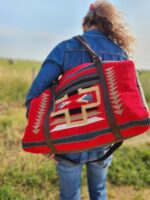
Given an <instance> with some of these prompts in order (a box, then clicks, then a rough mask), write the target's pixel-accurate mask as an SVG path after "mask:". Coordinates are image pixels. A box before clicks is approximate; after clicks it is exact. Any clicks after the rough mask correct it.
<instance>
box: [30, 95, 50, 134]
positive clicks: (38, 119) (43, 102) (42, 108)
mask: <svg viewBox="0 0 150 200" xmlns="http://www.w3.org/2000/svg"><path fill="white" fill-rule="evenodd" d="M48 96H49V95H48V94H42V99H41V103H40V106H39V109H38V112H37V116H36V120H35V123H34V124H33V133H35V134H38V133H39V131H40V129H39V127H40V123H41V120H42V117H43V114H44V112H45V108H46V104H47V101H48Z"/></svg>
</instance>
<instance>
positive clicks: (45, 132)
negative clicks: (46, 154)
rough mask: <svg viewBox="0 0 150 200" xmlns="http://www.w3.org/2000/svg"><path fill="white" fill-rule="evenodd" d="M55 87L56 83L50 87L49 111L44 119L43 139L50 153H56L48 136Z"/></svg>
mask: <svg viewBox="0 0 150 200" xmlns="http://www.w3.org/2000/svg"><path fill="white" fill-rule="evenodd" d="M56 87H57V81H56V82H55V83H54V84H53V85H52V87H51V98H50V103H49V110H48V111H47V113H46V117H45V120H44V137H45V141H46V142H47V145H48V147H49V148H50V149H51V151H52V153H56V152H57V150H56V148H55V146H54V144H53V142H52V140H51V136H50V127H49V123H50V122H49V119H50V117H49V115H50V113H51V112H52V110H53V106H54V101H55V96H54V94H55V90H56Z"/></svg>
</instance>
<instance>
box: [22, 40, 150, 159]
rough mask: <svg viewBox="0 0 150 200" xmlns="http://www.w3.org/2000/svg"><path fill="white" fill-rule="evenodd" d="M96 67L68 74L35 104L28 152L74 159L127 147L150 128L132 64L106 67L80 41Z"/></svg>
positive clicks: (27, 132)
mask: <svg viewBox="0 0 150 200" xmlns="http://www.w3.org/2000/svg"><path fill="white" fill-rule="evenodd" d="M76 39H77V40H78V41H80V42H81V43H82V44H83V45H84V47H85V48H86V49H87V50H88V52H89V53H90V55H91V57H92V60H93V63H84V64H81V65H79V66H76V67H74V68H72V69H70V70H68V71H67V72H66V73H65V74H64V75H63V76H62V78H61V79H60V80H59V81H58V82H57V83H55V84H53V86H52V87H51V88H49V89H46V90H45V91H44V92H43V93H42V94H41V95H40V96H39V97H35V98H33V99H32V101H31V104H30V110H29V113H28V124H27V126H26V129H25V133H24V137H23V139H22V145H23V149H24V150H25V151H27V152H31V153H54V154H56V155H57V154H63V153H72V152H80V151H84V150H88V149H92V148H96V147H100V146H105V145H108V144H112V146H111V148H110V149H109V151H108V152H107V153H106V155H104V157H103V159H104V158H106V157H108V156H109V155H110V154H111V153H113V152H114V151H115V150H116V149H117V148H118V147H119V146H120V145H121V144H122V141H123V140H125V139H128V138H131V137H134V136H137V135H139V134H142V133H144V132H145V131H147V130H148V129H149V127H150V117H149V112H148V109H147V106H146V103H145V99H144V96H143V95H142V89H141V87H140V84H139V81H138V77H137V74H136V70H135V66H134V62H133V61H131V60H124V61H111V62H105V63H102V62H101V60H100V57H99V56H98V55H96V54H95V52H93V50H92V49H91V48H90V47H89V46H88V44H87V43H86V42H85V40H84V39H83V38H82V37H81V36H78V37H76Z"/></svg>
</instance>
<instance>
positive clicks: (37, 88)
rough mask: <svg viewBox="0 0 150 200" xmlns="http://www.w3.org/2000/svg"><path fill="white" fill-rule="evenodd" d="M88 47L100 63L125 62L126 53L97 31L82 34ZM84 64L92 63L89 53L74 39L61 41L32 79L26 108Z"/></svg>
mask: <svg viewBox="0 0 150 200" xmlns="http://www.w3.org/2000/svg"><path fill="white" fill-rule="evenodd" d="M83 37H84V38H85V39H86V41H87V42H88V44H89V45H90V47H91V48H92V49H93V50H94V51H95V52H96V53H97V54H98V55H99V56H100V57H101V59H102V61H109V60H125V59H127V55H126V53H125V52H124V51H123V50H122V49H121V48H120V47H119V46H118V45H116V44H115V43H114V42H113V41H112V40H111V39H109V38H108V37H107V36H106V35H105V34H104V33H102V32H100V31H98V30H89V31H87V32H85V33H84V34H83ZM86 62H92V60H91V57H90V55H89V53H88V52H87V51H86V50H85V49H84V47H83V46H82V45H81V44H80V43H79V42H78V41H77V40H76V39H75V38H71V39H69V40H66V41H63V42H61V43H60V44H58V45H57V46H56V47H55V48H54V49H53V50H52V51H51V52H50V53H49V55H48V56H47V58H46V59H45V61H44V62H43V64H42V66H41V69H40V71H39V73H38V75H37V76H36V78H35V79H34V81H33V83H32V86H31V88H30V90H29V92H28V94H27V96H26V102H25V104H26V106H27V108H28V107H29V103H30V100H31V99H32V98H33V97H36V96H39V95H40V94H41V93H42V92H43V91H44V90H45V89H46V88H48V87H50V86H51V84H52V82H53V81H54V80H55V79H57V78H58V76H59V75H60V74H63V73H65V72H66V71H67V70H69V69H71V68H73V67H75V66H77V65H79V64H82V63H86Z"/></svg>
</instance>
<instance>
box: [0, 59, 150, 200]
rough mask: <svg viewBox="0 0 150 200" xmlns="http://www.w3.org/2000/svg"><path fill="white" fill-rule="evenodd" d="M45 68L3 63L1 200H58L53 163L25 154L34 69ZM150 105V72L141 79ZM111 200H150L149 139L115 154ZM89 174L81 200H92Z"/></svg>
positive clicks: (110, 178)
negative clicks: (23, 141) (28, 96)
mask: <svg viewBox="0 0 150 200" xmlns="http://www.w3.org/2000/svg"><path fill="white" fill-rule="evenodd" d="M40 65H41V63H38V62H34V61H21V60H17V61H16V63H14V64H9V63H8V60H7V59H0V86H1V90H0V113H1V115H0V163H1V165H0V200H29V199H31V200H57V199H59V183H58V176H57V172H56V166H55V163H54V161H52V160H49V159H46V158H45V157H43V156H42V155H30V154H27V153H25V152H23V151H22V149H21V138H22V134H23V131H24V127H25V124H26V118H25V112H26V111H25V107H24V100H25V95H26V93H27V91H28V88H29V86H30V85H31V83H32V76H33V74H32V73H33V72H32V69H33V68H34V70H35V73H37V72H38V70H39V68H40ZM140 79H141V82H142V85H143V87H144V91H145V95H146V99H147V101H148V104H149V105H150V72H148V71H143V72H142V75H141V76H140ZM107 187H108V200H148V199H149V195H150V133H145V134H144V135H141V136H139V137H136V138H134V139H131V140H128V141H126V142H125V144H124V145H123V147H122V148H121V149H120V150H119V151H118V152H116V153H115V155H114V158H113V164H112V166H111V167H110V168H109V174H108V181H107ZM88 199H89V198H88V192H87V182H86V169H85V167H84V168H83V173H82V200H88Z"/></svg>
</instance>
